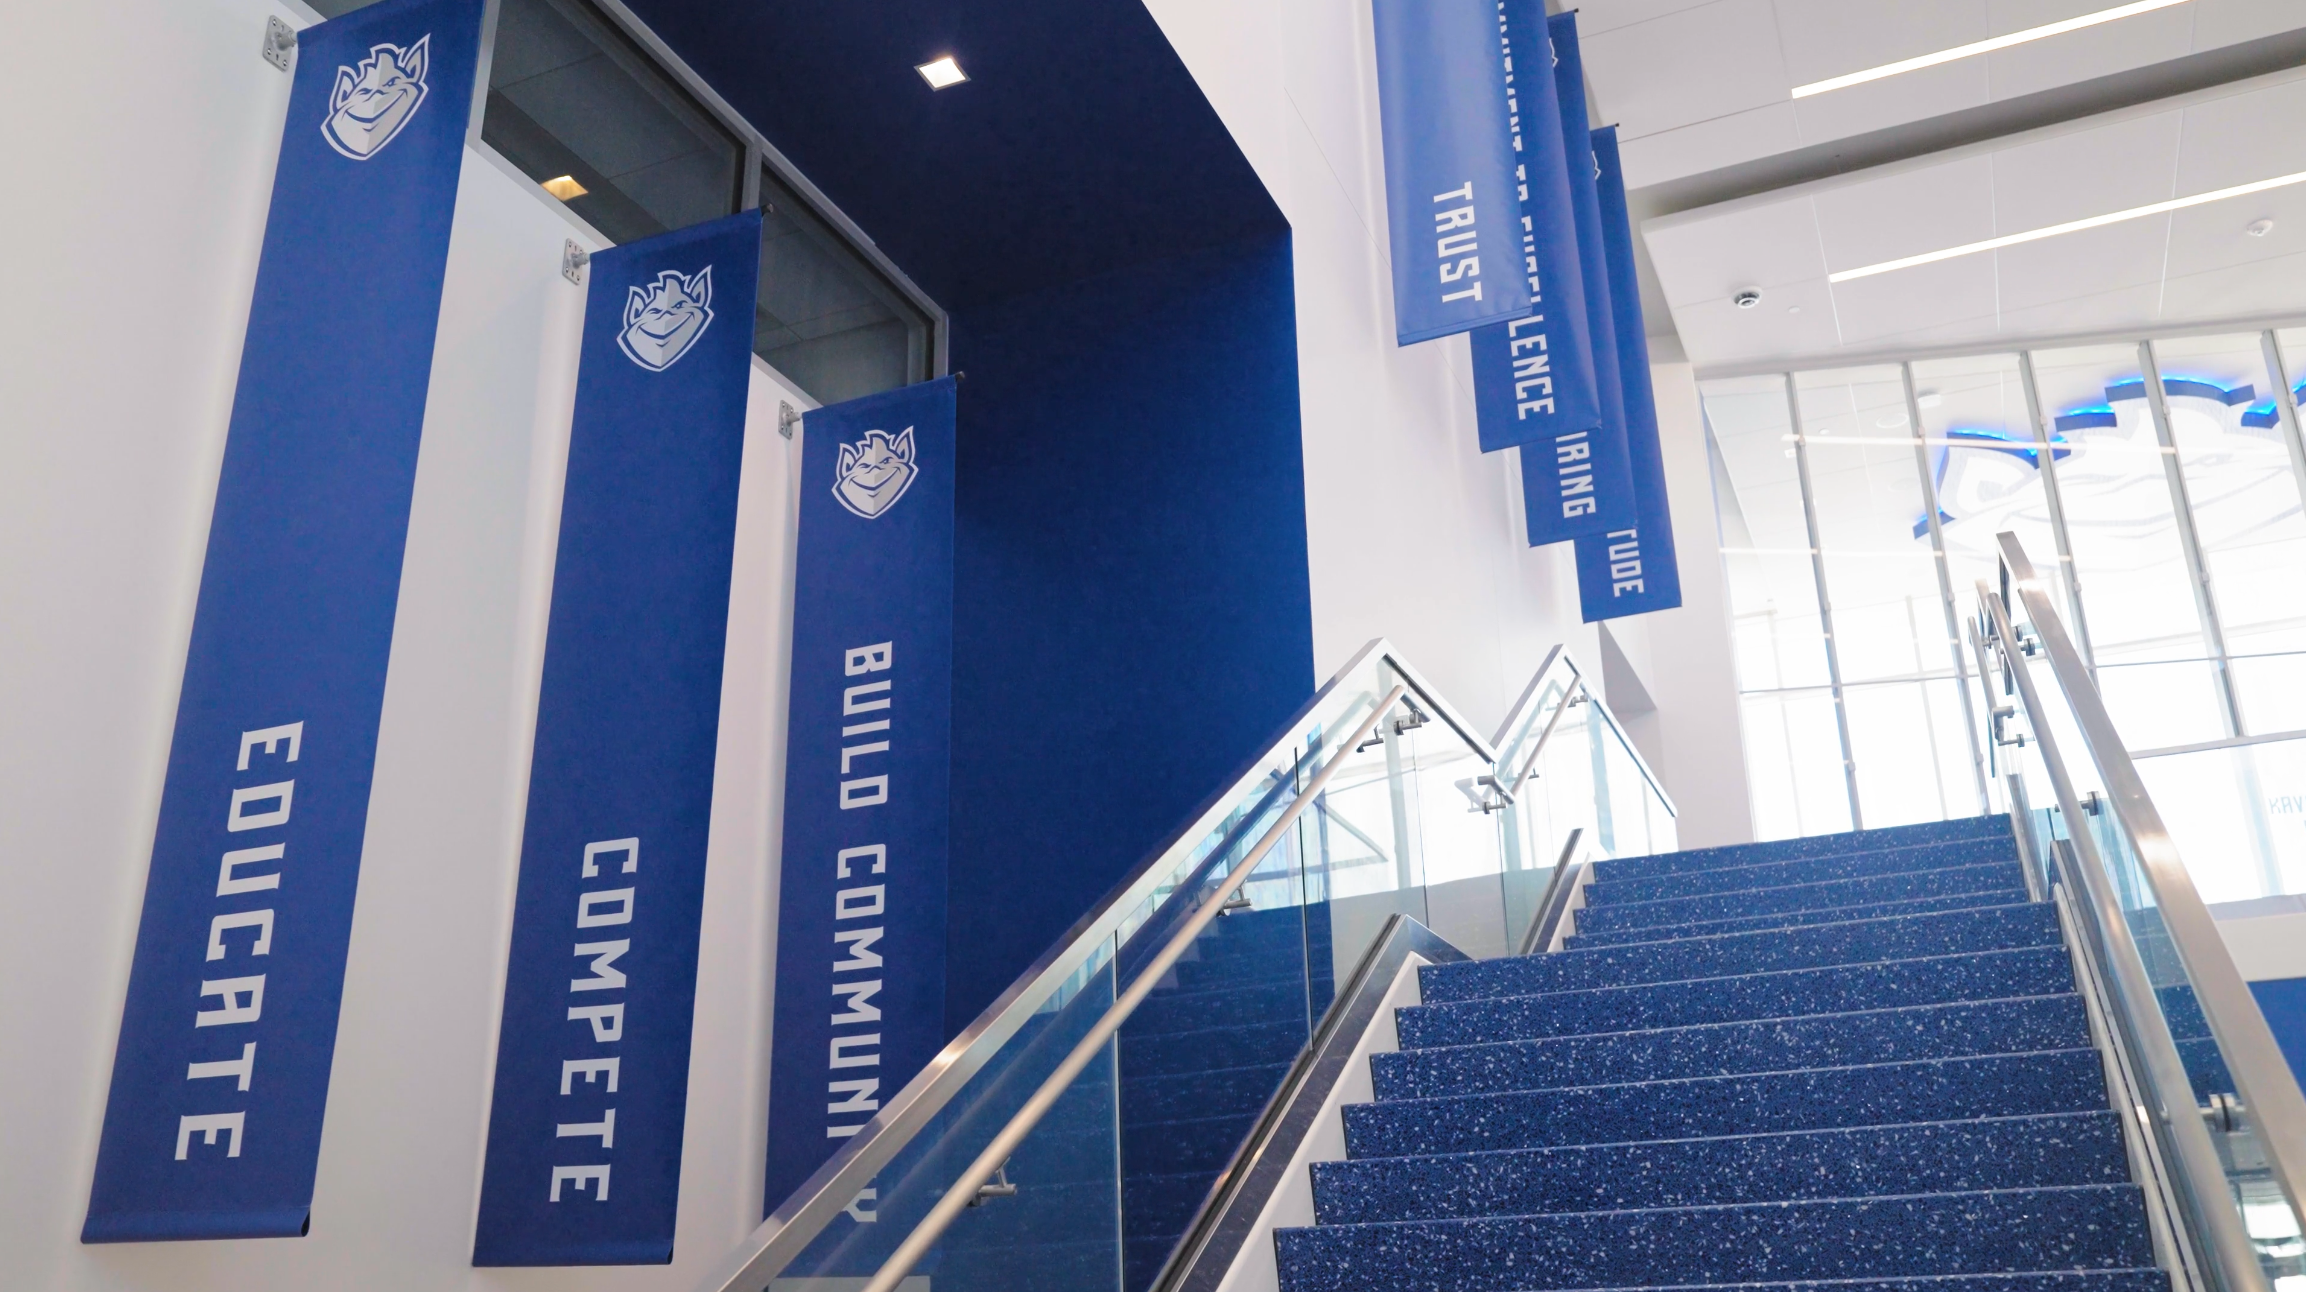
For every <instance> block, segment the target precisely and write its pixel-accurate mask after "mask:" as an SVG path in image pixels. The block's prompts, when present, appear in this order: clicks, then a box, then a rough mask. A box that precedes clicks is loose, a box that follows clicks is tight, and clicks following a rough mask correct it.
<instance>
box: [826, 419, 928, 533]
mask: <svg viewBox="0 0 2306 1292" xmlns="http://www.w3.org/2000/svg"><path fill="white" fill-rule="evenodd" d="M919 474H921V472H920V468H918V467H916V466H914V465H913V428H912V427H910V426H908V427H906V428H905V429H904V430H902V431H899V432H898V433H897V437H896V438H895V439H890V438H889V433H888V432H887V431H867V432H865V438H863V439H861V440H859V441H857V442H856V443H854V444H844V445H842V446H841V460H840V462H839V463H838V464H836V465H835V466H834V467H833V496H834V497H835V498H838V499H840V500H841V505H842V506H843V507H846V508H848V509H849V510H850V511H853V512H855V513H856V514H858V515H859V516H862V517H864V518H865V519H866V520H874V519H877V518H878V517H879V516H880V515H881V513H882V512H885V511H887V510H888V509H889V508H891V507H894V506H896V505H897V500H898V499H899V498H902V497H904V496H905V490H906V488H907V487H909V486H910V485H911V484H912V483H913V477H914V476H917V475H919Z"/></svg>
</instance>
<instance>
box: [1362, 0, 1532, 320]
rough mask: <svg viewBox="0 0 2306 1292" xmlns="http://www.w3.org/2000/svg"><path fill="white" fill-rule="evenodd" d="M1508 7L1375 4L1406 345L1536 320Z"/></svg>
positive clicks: (1406, 0)
mask: <svg viewBox="0 0 2306 1292" xmlns="http://www.w3.org/2000/svg"><path fill="white" fill-rule="evenodd" d="M1496 6H1497V0H1374V3H1373V5H1372V9H1373V12H1374V15H1375V18H1376V26H1377V108H1378V118H1379V123H1380V126H1381V127H1382V129H1383V131H1384V140H1385V211H1386V223H1387V225H1388V226H1389V228H1390V229H1391V243H1392V248H1393V329H1394V336H1395V339H1396V340H1397V341H1398V342H1399V343H1400V344H1402V345H1411V344H1414V343H1416V342H1419V341H1430V340H1432V339H1433V338H1435V337H1441V336H1449V335H1451V334H1453V333H1457V332H1469V331H1472V330H1473V329H1474V328H1477V327H1481V326H1482V325H1484V324H1488V323H1502V322H1505V321H1506V320H1508V319H1517V318H1520V317H1521V316H1523V315H1525V314H1527V313H1529V283H1528V275H1527V274H1526V273H1524V272H1523V271H1522V263H1521V262H1522V257H1521V236H1520V222H1521V209H1520V203H1519V202H1518V201H1517V200H1516V199H1515V196H1514V194H1515V187H1516V186H1515V182H1514V177H1513V162H1514V158H1513V140H1512V136H1511V135H1510V133H1509V132H1508V131H1507V128H1506V120H1505V114H1504V113H1503V112H1502V111H1501V110H1500V105H1502V104H1503V103H1504V102H1505V65H1504V63H1503V61H1502V60H1500V59H1499V57H1498V28H1497V7H1496Z"/></svg>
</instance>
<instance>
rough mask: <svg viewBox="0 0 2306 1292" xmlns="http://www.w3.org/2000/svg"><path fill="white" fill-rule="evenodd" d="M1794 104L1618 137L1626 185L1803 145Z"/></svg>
mask: <svg viewBox="0 0 2306 1292" xmlns="http://www.w3.org/2000/svg"><path fill="white" fill-rule="evenodd" d="M1801 142H1802V140H1801V130H1800V128H1799V127H1798V126H1797V125H1796V124H1795V121H1794V105H1793V104H1792V102H1790V101H1789V102H1785V103H1772V104H1770V105H1769V106H1767V107H1761V108H1749V109H1747V110H1746V111H1744V112H1733V113H1731V114H1730V115H1728V116H1726V117H1715V118H1713V119H1711V120H1708V121H1700V122H1697V123H1695V124H1693V125H1687V126H1682V127H1680V128H1679V129H1675V130H1664V131H1660V132H1658V133H1657V134H1653V135H1642V136H1639V137H1635V136H1630V135H1627V134H1625V133H1623V132H1622V131H1621V132H1620V133H1619V135H1618V160H1619V161H1621V162H1623V163H1624V164H1625V183H1626V187H1627V188H1644V187H1647V186H1648V185H1651V184H1656V183H1660V182H1662V181H1665V180H1669V179H1674V178H1677V177H1679V176H1683V175H1694V174H1696V173H1698V172H1699V171H1706V170H1713V169H1715V168H1717V167H1721V166H1734V165H1736V164H1737V163H1739V162H1748V161H1753V160H1755V159H1756V158H1760V157H1769V156H1773V155H1775V154H1777V153H1782V152H1787V151H1790V150H1792V149H1794V148H1798V147H1800V146H1801Z"/></svg>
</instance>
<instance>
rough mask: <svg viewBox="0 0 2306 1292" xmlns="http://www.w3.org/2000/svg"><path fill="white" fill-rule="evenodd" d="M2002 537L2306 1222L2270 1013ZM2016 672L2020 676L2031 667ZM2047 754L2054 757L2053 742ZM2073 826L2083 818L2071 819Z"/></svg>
mask: <svg viewBox="0 0 2306 1292" xmlns="http://www.w3.org/2000/svg"><path fill="white" fill-rule="evenodd" d="M1996 539H1997V541H1998V542H1999V543H2000V544H2001V548H2002V560H2003V561H2004V563H2006V564H2007V565H2008V566H2009V568H2010V572H2011V574H2012V575H2013V577H2014V583H2013V587H2012V590H2013V591H2015V592H2016V593H2017V594H2018V596H2019V597H2020V598H2021V599H2022V600H2023V601H2024V602H2025V605H2026V611H2027V618H2028V620H2029V621H2030V622H2031V623H2032V624H2033V627H2034V633H2035V636H2036V637H2037V638H2039V639H2040V641H2041V645H2042V649H2043V651H2044V653H2046V654H2047V655H2048V657H2049V661H2050V668H2051V672H2052V675H2053V676H2054V677H2056V678H2057V680H2058V688H2059V690H2061V691H2063V692H2064V693H2065V697H2066V702H2067V705H2068V707H2069V708H2071V709H2072V711H2073V716H2074V721H2075V725H2076V726H2078V727H2080V728H2081V732H2082V743H2083V744H2084V745H2086V746H2087V747H2088V749H2089V752H2090V757H2091V760H2092V761H2093V762H2095V763H2096V764H2097V767H2098V774H2099V778H2100V779H2101V781H2102V782H2103V783H2104V785H2105V787H2106V796H2107V798H2108V799H2109V800H2110V801H2111V802H2112V804H2113V809H2114V819H2115V820H2116V821H2117V822H2118V823H2119V824H2120V825H2121V826H2122V828H2123V830H2124V832H2125V833H2126V834H2128V836H2129V838H2130V842H2131V846H2132V848H2133V849H2134V850H2135V851H2136V853H2137V856H2138V865H2139V869H2141V870H2142V871H2144V872H2145V876H2146V883H2147V885H2148V886H2149V887H2150V888H2151V889H2152V890H2153V893H2154V901H2155V904H2156V905H2157V906H2158V907H2159V908H2160V910H2161V917H2162V924H2163V927H2164V928H2165V929H2167V930H2168V932H2169V935H2170V941H2171V943H2172V944H2173V946H2174V947H2175V949H2176V950H2177V953H2178V960H2179V963H2180V964H2181V965H2183V966H2184V967H2185V970H2186V979H2187V981H2188V982H2189V983H2191V984H2192V985H2193V988H2194V993H2195V996H2196V998H2197V999H2198V1000H2199V1001H2200V1002H2201V1005H2202V1012H2203V1014H2204V1015H2205V1016H2206V1017H2207V1018H2208V1020H2209V1024H2210V1035H2211V1036H2212V1037H2213V1038H2214V1039H2215V1040H2216V1041H2217V1044H2218V1050H2219V1052H2220V1053H2221V1054H2222V1055H2223V1056H2224V1057H2225V1059H2226V1066H2227V1070H2228V1071H2229V1072H2230V1073H2231V1074H2232V1075H2233V1077H2234V1084H2235V1086H2236V1088H2237V1092H2238V1093H2239V1094H2240V1095H2241V1096H2242V1103H2243V1106H2244V1107H2245V1108H2247V1109H2248V1110H2249V1112H2250V1115H2251V1116H2252V1117H2253V1118H2254V1119H2255V1120H2256V1122H2257V1124H2258V1127H2259V1131H2260V1135H2259V1138H2260V1139H2261V1140H2263V1141H2264V1144H2265V1150H2266V1161H2267V1166H2268V1168H2269V1169H2270V1170H2271V1172H2272V1173H2273V1176H2274V1178H2275V1180H2276V1181H2278V1182H2279V1183H2280V1184H2281V1186H2282V1192H2283V1196H2284V1197H2285V1198H2287V1199H2288V1200H2289V1203H2290V1207H2291V1210H2292V1211H2293V1212H2294V1213H2295V1214H2297V1215H2299V1216H2300V1217H2306V1207H2301V1206H2300V1201H2301V1197H2302V1196H2306V1195H2302V1191H2301V1186H2302V1185H2306V1094H2302V1093H2301V1092H2300V1090H2299V1088H2298V1083H2297V1080H2296V1079H2295V1078H2294V1077H2293V1076H2292V1075H2291V1072H2290V1066H2289V1064H2288V1062H2287V1061H2285V1060H2284V1059H2283V1057H2282V1051H2281V1048H2280V1047H2279V1046H2278V1045H2276V1044H2275V1041H2274V1034H2273V1032H2272V1031H2271V1030H2269V1029H2268V1028H2267V1026H2266V1018H2265V1016H2264V1015H2263V1014H2261V1013H2259V1011H2258V1006H2257V1003H2256V1001H2255V999H2254V998H2253V997H2252V996H2251V995H2250V988H2249V985H2248V984H2247V983H2245V982H2244V981H2243V980H2242V972H2241V970H2239V969H2237V968H2236V967H2235V965H2234V957H2233V955H2232V954H2231V953H2229V952H2228V951H2227V950H2226V944H2225V940H2224V939H2223V938H2222V937H2220V936H2219V933H2218V927H2217V924H2216V923H2215V922H2214V921H2213V920H2212V919H2211V918H2210V908H2209V907H2208V906H2207V905H2206V904H2204V903H2203V901H2202V894H2201V892H2200V891H2199V890H2198V889H2196V888H2195V887H2194V879H2193V876H2192V875H2191V874H2190V873H2188V871H2187V870H2186V864H2185V862H2184V861H2183V860H2182V859H2181V858H2180V857H2179V855H2178V846H2177V844H2176V842H2175V841H2174V840H2172V839H2171V837H2170V831H2169V828H2168V826H2166V825H2165V824H2164V823H2163V821H2162V814H2161V811H2160V810H2159V809H2157V808H2156V807H2155V806H2154V800H2153V799H2152V797H2151V796H2149V795H2148V794H2147V793H2146V783H2145V781H2144V779H2143V778H2141V777H2140V776H2139V775H2138V768H2137V764H2136V763H2135V762H2133V761H2132V759H2131V757H2130V754H2129V751H2128V750H2127V749H2126V748H2125V747H2124V746H2123V744H2122V739H2121V735H2120V733H2118V732H2117V731H2116V730H2115V728H2114V721H2113V718H2112V716H2111V715H2109V714H2108V713H2107V712H2106V705H2105V701H2104V700H2103V699H2102V698H2100V696H2099V694H2098V689H2097V687H2096V686H2095V685H2093V684H2092V683H2091V681H2090V676H2089V673H2088V671H2087V670H2086V669H2085V668H2084V667H2083V665H2082V660H2081V656H2080V655H2079V654H2078V653H2076V651H2075V650H2074V644H2073V642H2072V641H2071V640H2070V639H2069V638H2068V637H2067V636H2066V629H2065V625H2064V624H2063V623H2061V622H2060V621H2059V619H2058V615H2057V611H2056V610H2055V609H2053V608H2052V607H2051V605H2050V600H2049V596H2048V595H2047V593H2045V592H2044V591H2043V588H2042V583H2041V580H2040V579H2039V578H2038V577H2037V576H2036V575H2035V573H2034V566H2033V563H2032V562H2031V561H2029V560H2028V559H2027V557H2026V551H2025V548H2024V547H2023V546H2021V545H2020V544H2019V542H2018V536H2017V535H2016V534H2013V533H2008V532H2005V533H2002V534H1999V535H1997V536H1996ZM2018 672H2019V673H2020V674H2021V675H2022V674H2023V673H2024V670H2023V669H2020V670H2018ZM2035 732H2036V735H2037V736H2040V735H2041V734H2042V729H2041V727H2040V726H2036V727H2035ZM2043 752H2044V754H2045V755H2046V754H2047V753H2048V752H2049V750H2048V747H2047V745H2046V744H2045V747H2044V750H2043ZM2067 811H2068V812H2069V813H2071V811H2072V809H2070V808H2069V809H2067ZM2067 819H2068V820H2070V821H2075V822H2077V823H2078V822H2079V821H2080V820H2081V818H2080V817H2078V816H2072V815H2069V816H2068V818H2067ZM2078 833H2081V834H2087V833H2088V832H2087V831H2079V832H2078ZM2107 873H2111V872H2107Z"/></svg>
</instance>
